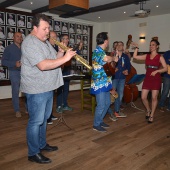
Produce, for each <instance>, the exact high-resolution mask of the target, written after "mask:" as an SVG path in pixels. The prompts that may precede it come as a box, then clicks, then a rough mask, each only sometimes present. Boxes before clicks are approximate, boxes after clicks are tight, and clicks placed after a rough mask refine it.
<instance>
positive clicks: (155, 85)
mask: <svg viewBox="0 0 170 170" xmlns="http://www.w3.org/2000/svg"><path fill="white" fill-rule="evenodd" d="M145 64H146V76H145V79H144V82H143V86H142V89H147V90H159V89H160V88H161V83H162V79H161V74H160V73H157V74H155V76H151V73H152V72H153V71H155V70H158V69H159V68H160V66H161V63H160V54H157V55H156V56H155V57H154V58H153V59H150V54H147V55H146V60H145ZM147 66H156V67H157V68H148V67H147Z"/></svg>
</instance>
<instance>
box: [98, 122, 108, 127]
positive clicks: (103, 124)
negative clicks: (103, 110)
mask: <svg viewBox="0 0 170 170" xmlns="http://www.w3.org/2000/svg"><path fill="white" fill-rule="evenodd" d="M100 126H101V127H103V128H109V127H110V126H109V125H107V124H106V123H104V122H102V123H100Z"/></svg>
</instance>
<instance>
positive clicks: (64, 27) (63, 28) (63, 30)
mask: <svg viewBox="0 0 170 170" xmlns="http://www.w3.org/2000/svg"><path fill="white" fill-rule="evenodd" d="M62 32H68V29H67V25H66V23H64V25H63V27H62Z"/></svg>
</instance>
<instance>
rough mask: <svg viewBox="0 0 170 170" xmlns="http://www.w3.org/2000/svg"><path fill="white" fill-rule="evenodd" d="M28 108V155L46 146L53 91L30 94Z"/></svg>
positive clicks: (28, 95)
mask: <svg viewBox="0 0 170 170" xmlns="http://www.w3.org/2000/svg"><path fill="white" fill-rule="evenodd" d="M25 95H26V97H27V108H28V113H29V120H28V125H27V145H28V156H33V155H35V154H37V153H40V149H42V148H44V147H45V146H46V144H47V143H46V127H47V119H48V118H49V117H50V114H51V111H52V105H53V91H49V92H45V93H39V94H28V93H25Z"/></svg>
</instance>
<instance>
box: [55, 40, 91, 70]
mask: <svg viewBox="0 0 170 170" xmlns="http://www.w3.org/2000/svg"><path fill="white" fill-rule="evenodd" d="M52 40H53V41H54V42H55V44H56V45H58V46H59V47H60V48H62V49H63V50H64V51H67V50H68V49H69V47H66V46H64V45H63V44H61V43H60V42H58V41H57V40H55V39H54V38H52ZM74 58H75V59H76V60H77V61H79V62H80V63H82V64H83V65H84V66H86V67H87V68H88V69H89V70H91V69H92V67H91V66H90V65H89V62H88V61H87V60H85V59H84V58H83V57H81V56H79V55H78V54H76V55H75V56H74Z"/></svg>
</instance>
